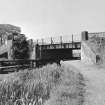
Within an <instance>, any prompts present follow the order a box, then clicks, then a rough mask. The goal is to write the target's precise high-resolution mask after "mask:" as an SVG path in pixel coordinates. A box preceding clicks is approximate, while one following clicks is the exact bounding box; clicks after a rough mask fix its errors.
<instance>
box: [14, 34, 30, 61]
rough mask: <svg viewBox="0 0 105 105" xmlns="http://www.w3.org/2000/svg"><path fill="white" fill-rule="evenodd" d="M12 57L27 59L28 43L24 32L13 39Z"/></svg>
mask: <svg viewBox="0 0 105 105" xmlns="http://www.w3.org/2000/svg"><path fill="white" fill-rule="evenodd" d="M12 50H13V51H12V57H13V59H29V44H28V42H27V39H26V37H25V35H24V34H19V35H18V36H17V37H16V38H15V39H14V40H13V46H12Z"/></svg>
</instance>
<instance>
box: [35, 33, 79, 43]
mask: <svg viewBox="0 0 105 105" xmlns="http://www.w3.org/2000/svg"><path fill="white" fill-rule="evenodd" d="M80 40H81V37H80V34H73V35H61V36H55V37H47V38H42V39H37V40H36V43H38V44H39V45H46V44H60V43H71V42H73V41H74V42H80Z"/></svg>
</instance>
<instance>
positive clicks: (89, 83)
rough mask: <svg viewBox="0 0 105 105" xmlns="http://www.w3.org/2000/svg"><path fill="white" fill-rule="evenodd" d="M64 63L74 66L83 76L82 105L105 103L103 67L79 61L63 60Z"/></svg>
mask: <svg viewBox="0 0 105 105" xmlns="http://www.w3.org/2000/svg"><path fill="white" fill-rule="evenodd" d="M64 64H65V65H67V66H70V67H71V66H72V67H74V68H76V69H77V70H79V72H80V73H82V74H83V76H84V78H85V84H86V86H85V90H86V92H85V94H84V105H105V69H104V68H102V67H100V66H95V65H86V64H84V63H82V62H81V61H65V62H64Z"/></svg>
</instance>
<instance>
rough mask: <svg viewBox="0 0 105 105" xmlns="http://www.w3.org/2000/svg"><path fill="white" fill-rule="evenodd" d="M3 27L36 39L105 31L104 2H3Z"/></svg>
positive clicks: (0, 20) (0, 3) (0, 11)
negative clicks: (16, 27)
mask: <svg viewBox="0 0 105 105" xmlns="http://www.w3.org/2000/svg"><path fill="white" fill-rule="evenodd" d="M0 23H2V24H4V23H5V24H7V23H8V24H13V25H17V26H20V27H21V28H22V33H25V34H26V35H27V36H28V37H33V38H41V37H48V36H57V35H71V34H75V33H76V34H80V33H81V31H84V30H88V31H89V32H100V31H105V0H0Z"/></svg>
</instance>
